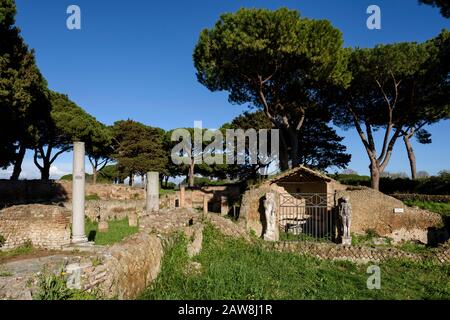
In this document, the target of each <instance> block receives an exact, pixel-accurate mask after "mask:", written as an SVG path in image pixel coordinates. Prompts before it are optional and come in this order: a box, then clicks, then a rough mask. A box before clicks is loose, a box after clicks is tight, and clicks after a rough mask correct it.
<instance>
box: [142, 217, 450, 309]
mask: <svg viewBox="0 0 450 320" xmlns="http://www.w3.org/2000/svg"><path fill="white" fill-rule="evenodd" d="M193 261H194V262H197V263H200V264H201V268H200V270H197V269H196V268H193V264H192V261H190V260H189V258H188V256H187V254H186V242H185V240H184V238H183V237H182V236H180V238H179V240H178V241H177V242H176V244H175V245H174V246H172V247H171V248H170V249H168V251H167V254H166V255H165V256H164V261H163V266H162V271H161V273H160V274H159V276H158V279H157V280H156V281H155V282H154V284H153V285H152V287H150V288H148V289H147V290H146V291H145V292H144V293H143V294H142V296H141V297H140V298H141V299H339V300H341V299H450V281H449V279H450V265H446V266H443V265H434V264H431V263H427V264H418V263H412V262H408V261H390V262H387V263H383V264H380V268H381V289H380V290H369V289H367V285H366V283H367V279H368V277H369V276H370V275H369V274H367V267H368V265H357V264H354V263H351V262H344V261H335V262H333V261H327V260H319V259H316V258H313V257H304V256H299V255H295V254H292V253H281V252H275V251H270V250H267V249H263V248H262V247H261V246H260V245H259V244H248V243H245V242H243V241H241V240H235V239H231V238H228V237H225V236H223V235H222V234H220V233H219V232H218V231H217V230H215V229H214V228H213V227H211V226H208V227H207V228H205V231H204V242H203V250H202V252H201V254H200V255H199V256H197V257H195V258H194V260H193Z"/></svg>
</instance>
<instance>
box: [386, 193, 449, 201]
mask: <svg viewBox="0 0 450 320" xmlns="http://www.w3.org/2000/svg"><path fill="white" fill-rule="evenodd" d="M392 196H393V197H394V198H397V199H398V200H401V201H424V202H440V203H450V195H431V194H417V193H406V194H399V193H394V194H392Z"/></svg>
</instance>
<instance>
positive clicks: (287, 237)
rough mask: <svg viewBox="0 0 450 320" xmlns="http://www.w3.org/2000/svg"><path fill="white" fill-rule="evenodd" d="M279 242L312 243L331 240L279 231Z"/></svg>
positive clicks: (325, 237)
mask: <svg viewBox="0 0 450 320" xmlns="http://www.w3.org/2000/svg"><path fill="white" fill-rule="evenodd" d="M280 241H312V242H331V238H330V237H327V236H324V237H313V236H311V235H308V234H303V233H301V234H293V233H291V232H284V231H280Z"/></svg>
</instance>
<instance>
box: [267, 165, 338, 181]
mask: <svg viewBox="0 0 450 320" xmlns="http://www.w3.org/2000/svg"><path fill="white" fill-rule="evenodd" d="M318 181H322V182H331V181H335V180H333V179H331V178H330V177H328V176H326V175H325V174H323V173H321V172H318V171H315V170H312V169H309V168H307V167H305V166H300V167H297V168H294V169H291V170H288V171H286V172H283V173H281V174H279V175H277V176H276V177H273V178H271V179H269V181H268V182H269V183H282V182H318Z"/></svg>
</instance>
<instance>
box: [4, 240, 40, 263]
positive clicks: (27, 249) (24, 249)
mask: <svg viewBox="0 0 450 320" xmlns="http://www.w3.org/2000/svg"><path fill="white" fill-rule="evenodd" d="M31 252H33V246H32V244H31V242H27V243H26V244H24V245H22V246H20V247H18V248H16V249H11V250H5V251H0V262H1V261H2V260H4V259H7V258H12V257H15V256H20V255H23V254H30V253H31Z"/></svg>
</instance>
